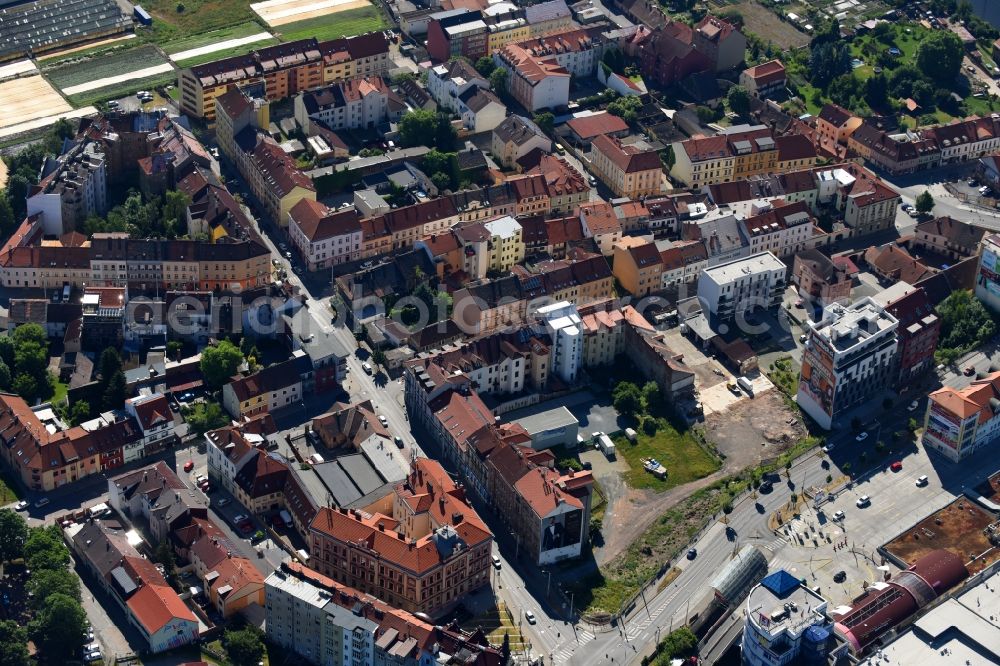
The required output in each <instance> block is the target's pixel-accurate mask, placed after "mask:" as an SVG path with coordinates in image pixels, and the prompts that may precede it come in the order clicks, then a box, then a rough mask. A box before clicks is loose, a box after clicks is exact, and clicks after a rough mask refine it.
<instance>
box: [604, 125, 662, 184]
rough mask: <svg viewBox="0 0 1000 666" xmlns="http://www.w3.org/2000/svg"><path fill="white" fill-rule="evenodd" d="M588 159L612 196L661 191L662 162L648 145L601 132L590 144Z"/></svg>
mask: <svg viewBox="0 0 1000 666" xmlns="http://www.w3.org/2000/svg"><path fill="white" fill-rule="evenodd" d="M590 162H591V166H592V167H593V169H594V171H595V172H596V174H597V176H598V178H600V179H601V180H602V181H604V184H605V185H607V186H608V187H609V188H611V191H612V192H614V193H615V196H619V197H628V198H630V199H640V198H642V197H644V196H646V195H648V194H659V193H660V192H662V191H663V163H662V162H661V161H660V156H659V154H658V153H657V152H656V151H655V150H653V149H652V148H650V147H643V146H640V145H638V144H627V145H626V144H623V143H622V142H621V141H620V140H619V139H617V138H615V137H613V136H608V135H605V134H602V135H600V136H598V137H596V138H595V139H594V140H593V141H592V142H591V144H590Z"/></svg>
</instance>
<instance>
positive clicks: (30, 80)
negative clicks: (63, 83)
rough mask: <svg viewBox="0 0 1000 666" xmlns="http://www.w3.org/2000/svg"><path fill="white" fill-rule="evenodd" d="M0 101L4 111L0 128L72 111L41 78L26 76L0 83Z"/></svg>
mask: <svg viewBox="0 0 1000 666" xmlns="http://www.w3.org/2000/svg"><path fill="white" fill-rule="evenodd" d="M0 100H3V110H4V113H3V118H2V119H0V127H9V126H11V125H17V124H19V123H23V122H27V121H29V120H34V119H36V118H44V117H45V116H52V115H56V114H58V113H63V112H65V111H71V110H72V109H73V107H71V106H70V105H69V104H68V103H67V102H66V100H64V99H63V98H62V97H61V96H60V95H59V93H58V92H56V90H55V88H53V87H52V86H51V85H49V82H48V81H46V80H45V79H43V78H42V77H41V76H26V77H24V78H21V79H13V80H11V81H4V82H3V83H0Z"/></svg>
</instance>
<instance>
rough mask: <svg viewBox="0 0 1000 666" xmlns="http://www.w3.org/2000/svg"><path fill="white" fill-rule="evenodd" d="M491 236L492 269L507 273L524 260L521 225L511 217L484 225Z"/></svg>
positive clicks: (500, 218)
mask: <svg viewBox="0 0 1000 666" xmlns="http://www.w3.org/2000/svg"><path fill="white" fill-rule="evenodd" d="M483 226H484V227H486V231H488V232H489V234H490V245H489V250H490V268H492V269H494V270H498V271H503V272H507V271H509V270H510V269H511V268H513V267H514V265H515V264H519V263H521V261H523V260H524V237H523V230H522V228H521V225H520V224H519V223H518V221H517V220H515V219H514V218H513V217H511V216H510V215H504V216H503V217H499V218H497V219H495V220H490V221H489V222H485V223H484V224H483Z"/></svg>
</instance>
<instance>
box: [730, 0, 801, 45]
mask: <svg viewBox="0 0 1000 666" xmlns="http://www.w3.org/2000/svg"><path fill="white" fill-rule="evenodd" d="M733 9H735V10H736V11H738V12H739V13H740V14H742V15H743V21H744V23H745V24H746V28H747V30H749V31H750V32H752V33H754V34H755V35H757V36H758V37H760V38H761V39H763V40H765V41H771V42H774V44H775V45H776V46H780V47H781V48H782V50H785V51H787V50H789V49H797V48H801V47H803V46H806V45H808V44H809V35H807V34H805V33H804V32H800V31H799V30H797V29H796V28H795V27H793V26H792V25H791V24H790V23H786V22H785V21H782V20H781V19H779V18H778V17H777V16H776V15H775V14H774V12H772V11H771V10H769V9H767V8H766V7H761V6H760V5H758V4H757V3H756V2H744V3H742V4H739V5H735V6H734V7H733Z"/></svg>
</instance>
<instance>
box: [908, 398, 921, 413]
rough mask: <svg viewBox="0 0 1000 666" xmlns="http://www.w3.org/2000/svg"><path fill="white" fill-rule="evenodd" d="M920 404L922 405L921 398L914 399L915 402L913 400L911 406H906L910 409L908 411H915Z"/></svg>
mask: <svg viewBox="0 0 1000 666" xmlns="http://www.w3.org/2000/svg"><path fill="white" fill-rule="evenodd" d="M919 406H920V401H919V400H914V401H913V402H911V403H910V404H909V406H908V407H907V408H906V411H908V412H912V411H914V410H915V409H916V408H917V407H919Z"/></svg>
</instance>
